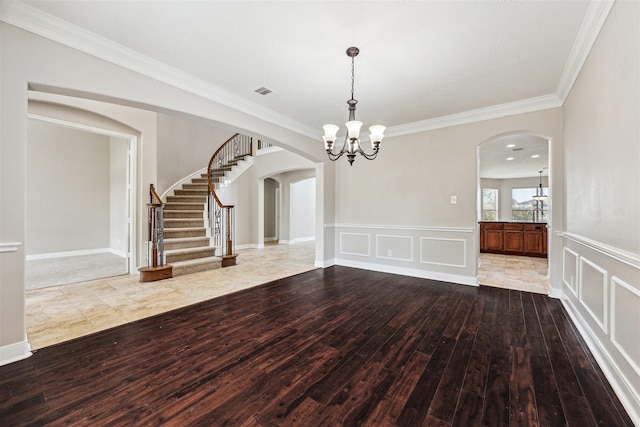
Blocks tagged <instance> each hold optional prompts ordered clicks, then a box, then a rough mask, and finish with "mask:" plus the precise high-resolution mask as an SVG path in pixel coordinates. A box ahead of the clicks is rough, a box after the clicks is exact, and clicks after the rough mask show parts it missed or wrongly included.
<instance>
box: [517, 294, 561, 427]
mask: <svg viewBox="0 0 640 427" xmlns="http://www.w3.org/2000/svg"><path fill="white" fill-rule="evenodd" d="M522 308H523V313H524V318H525V324H526V329H527V343H528V347H527V349H528V352H529V354H530V360H531V374H532V376H533V383H534V390H535V398H536V406H537V408H538V419H539V421H540V425H544V426H550V427H561V426H564V425H566V423H567V421H566V418H565V416H564V411H563V409H562V402H561V401H560V396H559V395H558V385H557V382H556V377H555V375H554V373H553V368H552V366H551V362H550V361H549V355H548V353H547V351H546V347H545V342H544V338H543V336H542V329H541V326H540V321H539V319H538V313H537V311H536V307H535V304H534V303H533V295H532V294H524V293H523V294H522Z"/></svg>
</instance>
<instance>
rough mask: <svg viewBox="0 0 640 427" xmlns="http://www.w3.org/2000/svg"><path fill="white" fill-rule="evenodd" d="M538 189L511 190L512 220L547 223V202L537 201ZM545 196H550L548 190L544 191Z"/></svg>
mask: <svg viewBox="0 0 640 427" xmlns="http://www.w3.org/2000/svg"><path fill="white" fill-rule="evenodd" d="M536 191H538V189H537V188H513V189H511V220H512V221H530V222H547V214H548V213H549V212H548V209H549V207H548V202H547V200H535V199H534V198H533V196H535V195H536ZM542 191H543V193H544V194H549V193H548V192H549V189H548V188H546V187H545V188H543V189H542Z"/></svg>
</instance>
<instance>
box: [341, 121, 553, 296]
mask: <svg viewBox="0 0 640 427" xmlns="http://www.w3.org/2000/svg"><path fill="white" fill-rule="evenodd" d="M508 133H530V134H535V135H538V136H543V137H545V138H550V139H551V141H552V142H551V152H550V158H551V161H550V164H551V172H550V176H551V178H550V179H551V185H552V187H553V196H554V204H559V205H558V206H562V200H563V199H562V168H563V163H562V111H561V109H559V108H558V109H550V110H545V111H539V112H533V113H527V114H519V115H515V116H509V117H503V118H499V119H494V120H487V121H483V122H478V123H471V124H466V125H460V126H455V127H450V128H445V129H438V130H433V131H429V132H421V133H416V134H412V135H405V136H398V137H392V138H389V139H385V140H384V142H383V145H382V149H381V150H380V154H379V155H378V158H377V159H376V160H375V161H373V162H369V161H366V160H364V159H357V160H356V162H355V163H354V166H349V165H348V163H346V162H341V163H339V164H338V165H337V167H336V169H337V172H336V206H337V208H336V224H335V231H336V239H337V240H336V242H335V247H336V256H337V257H338V262H339V263H341V264H345V265H352V266H358V267H363V268H370V269H379V270H383V271H389V272H396V273H404V274H410V275H418V276H423V277H427V278H433V279H438V280H448V281H452V282H456V283H466V284H476V283H477V282H476V265H477V256H478V240H477V211H478V206H479V182H478V169H477V162H478V160H477V150H476V149H477V146H478V145H479V144H481V143H482V142H484V141H487V140H489V139H492V138H494V137H496V136H499V135H503V134H508ZM452 196H455V197H456V199H457V203H456V204H452V203H451V197H452ZM551 224H552V230H555V229H557V230H561V229H562V210H561V209H557V210H555V211H554V212H553V213H552V222H551ZM552 230H550V232H552ZM552 245H553V242H552ZM557 256H559V255H557ZM557 256H556V258H555V259H553V258H554V257H553V256H552V259H551V274H552V283H554V285H553V286H554V287H555V286H557V287H558V288H559V287H560V285H559V282H558V285H555V281H554V280H553V279H554V278H555V279H556V280H557V279H559V277H560V276H559V275H560V270H559V269H558V268H559V266H560V259H559V258H557Z"/></svg>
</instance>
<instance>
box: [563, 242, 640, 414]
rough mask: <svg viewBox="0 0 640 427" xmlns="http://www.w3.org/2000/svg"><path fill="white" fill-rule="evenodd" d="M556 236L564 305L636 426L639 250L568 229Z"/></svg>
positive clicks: (639, 391)
mask: <svg viewBox="0 0 640 427" xmlns="http://www.w3.org/2000/svg"><path fill="white" fill-rule="evenodd" d="M560 235H561V236H562V238H563V240H564V243H563V276H562V279H563V280H562V281H563V300H562V301H563V305H564V307H565V309H566V310H567V312H568V314H569V316H570V317H571V319H572V321H573V323H574V324H575V325H576V328H577V329H578V331H579V332H580V334H581V335H582V337H583V338H584V340H585V342H586V343H587V345H588V346H589V349H590V350H591V352H592V353H593V356H594V357H595V359H596V360H597V362H598V365H599V366H600V368H601V369H602V371H603V372H604V374H605V376H606V377H607V380H609V383H610V384H611V387H612V388H613V390H614V391H615V392H616V395H617V396H618V397H619V398H620V401H621V402H622V404H623V405H624V407H625V409H626V410H627V413H628V414H629V416H630V417H631V419H632V420H633V421H634V423H635V425H638V426H640V254H636V253H630V252H628V251H624V250H621V249H618V248H615V247H612V246H610V245H606V244H602V243H599V242H596V241H594V240H592V239H589V238H587V237H584V236H579V235H575V234H573V233H560ZM571 277H574V278H575V279H574V281H575V283H576V285H575V286H572V284H571Z"/></svg>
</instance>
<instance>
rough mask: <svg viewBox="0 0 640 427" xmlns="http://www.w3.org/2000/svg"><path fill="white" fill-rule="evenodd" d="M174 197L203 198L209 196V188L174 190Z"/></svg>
mask: <svg viewBox="0 0 640 427" xmlns="http://www.w3.org/2000/svg"><path fill="white" fill-rule="evenodd" d="M174 192H175V193H176V196H204V197H207V194H209V188H208V187H207V188H203V189H200V190H175V191H174Z"/></svg>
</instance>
